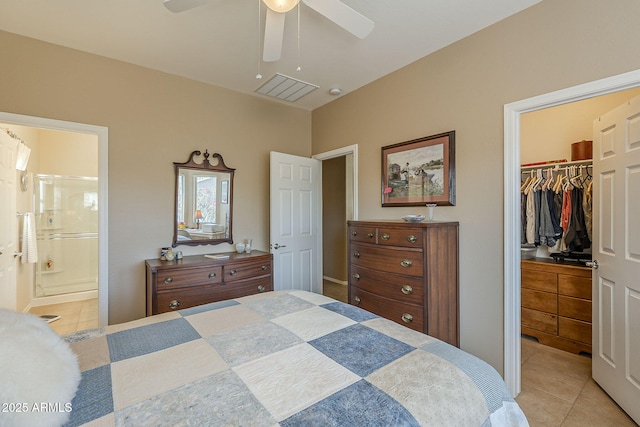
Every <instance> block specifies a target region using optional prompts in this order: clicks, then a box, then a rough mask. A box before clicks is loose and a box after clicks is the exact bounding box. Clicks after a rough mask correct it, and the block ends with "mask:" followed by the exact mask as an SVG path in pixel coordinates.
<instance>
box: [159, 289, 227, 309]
mask: <svg viewBox="0 0 640 427" xmlns="http://www.w3.org/2000/svg"><path fill="white" fill-rule="evenodd" d="M213 288H214V286H198V287H196V288H184V289H178V290H174V291H169V292H158V297H157V304H158V307H157V311H156V312H155V314H157V313H166V312H167V311H175V310H182V309H183V308H189V307H194V306H196V305H201V304H207V303H210V302H214V301H218V299H216V297H217V294H216V293H215V292H214V291H213Z"/></svg>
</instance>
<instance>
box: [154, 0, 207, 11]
mask: <svg viewBox="0 0 640 427" xmlns="http://www.w3.org/2000/svg"><path fill="white" fill-rule="evenodd" d="M208 2H209V0H163V3H164V7H166V8H167V9H169V10H170V11H171V12H174V13H178V12H184V11H185V10H189V9H193V8H194V7H198V6H202V5H203V4H206V3H208Z"/></svg>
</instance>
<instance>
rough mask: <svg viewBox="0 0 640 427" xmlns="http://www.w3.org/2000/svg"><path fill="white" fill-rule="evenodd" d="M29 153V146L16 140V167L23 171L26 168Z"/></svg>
mask: <svg viewBox="0 0 640 427" xmlns="http://www.w3.org/2000/svg"><path fill="white" fill-rule="evenodd" d="M30 155H31V148H29V147H27V146H26V144H25V143H24V142H22V141H20V142H18V155H17V157H16V169H18V170H19V171H23V170H25V169H27V163H29V156H30Z"/></svg>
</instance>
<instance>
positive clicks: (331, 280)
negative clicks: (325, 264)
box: [322, 276, 349, 286]
mask: <svg viewBox="0 0 640 427" xmlns="http://www.w3.org/2000/svg"><path fill="white" fill-rule="evenodd" d="M322 278H323V279H324V280H328V281H329V282H333V283H337V284H338V285H344V286H347V285H348V284H349V282H348V281H346V280H338V279H334V278H333V277H329V276H322Z"/></svg>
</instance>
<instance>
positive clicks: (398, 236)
mask: <svg viewBox="0 0 640 427" xmlns="http://www.w3.org/2000/svg"><path fill="white" fill-rule="evenodd" d="M348 233H349V303H350V304H353V305H356V306H358V307H361V308H363V309H365V310H367V311H370V312H372V313H375V314H377V315H379V316H381V317H385V318H387V319H390V320H393V321H395V322H397V323H399V324H401V325H404V326H407V327H409V328H412V329H415V330H417V331H420V332H424V333H426V334H428V335H431V336H433V337H435V338H438V339H440V340H442V341H446V342H448V343H449V344H452V345H454V346H456V347H458V346H459V344H460V332H459V318H460V315H459V307H458V300H459V295H458V223H457V222H440V221H429V222H404V221H348Z"/></svg>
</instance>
